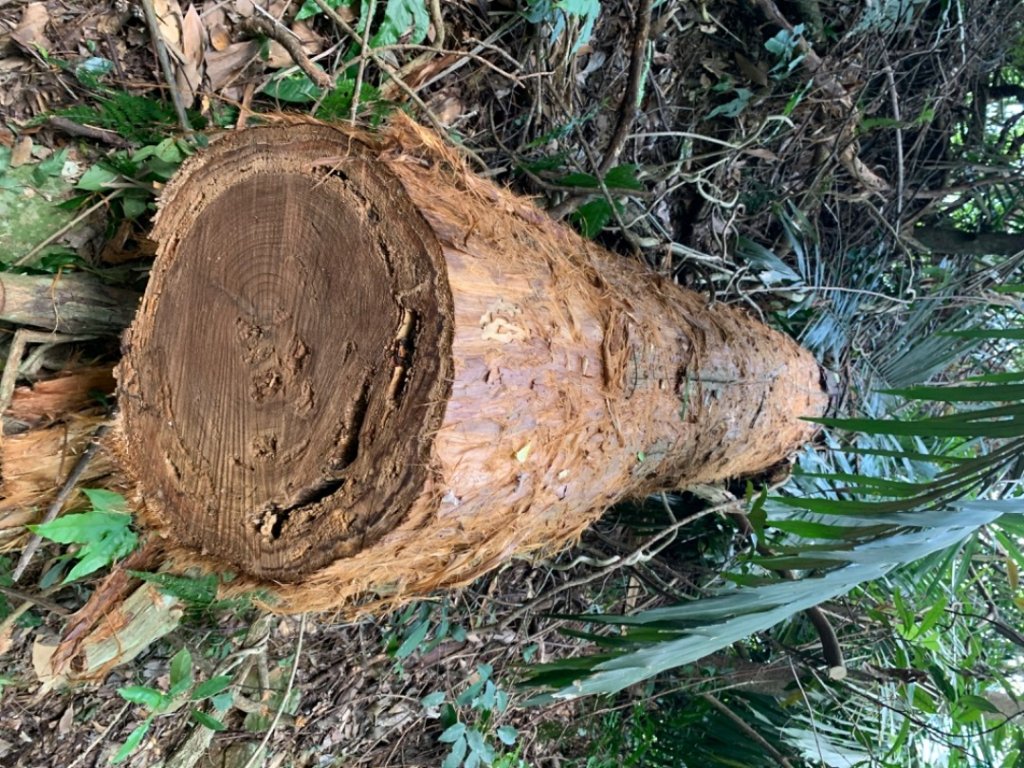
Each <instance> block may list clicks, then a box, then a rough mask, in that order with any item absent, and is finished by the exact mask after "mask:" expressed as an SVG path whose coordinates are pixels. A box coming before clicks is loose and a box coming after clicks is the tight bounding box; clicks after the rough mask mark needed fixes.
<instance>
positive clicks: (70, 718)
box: [57, 704, 75, 736]
mask: <svg viewBox="0 0 1024 768" xmlns="http://www.w3.org/2000/svg"><path fill="white" fill-rule="evenodd" d="M74 722H75V705H74V704H68V708H67V709H65V710H64V714H63V715H61V716H60V720H58V721H57V735H58V736H64V735H66V734H68V733H70V732H71V726H72V725H74Z"/></svg>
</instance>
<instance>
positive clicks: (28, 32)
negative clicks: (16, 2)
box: [11, 3, 53, 53]
mask: <svg viewBox="0 0 1024 768" xmlns="http://www.w3.org/2000/svg"><path fill="white" fill-rule="evenodd" d="M49 23H50V13H49V11H47V10H46V3H29V4H28V5H26V6H25V10H23V11H22V12H21V21H19V22H18V26H17V27H15V28H14V31H13V32H11V39H12V40H14V41H15V42H16V43H18V44H19V45H21V46H22V47H23V48H24V49H25V50H27V51H30V52H32V53H36V52H37V51H38V50H39V49H42V50H44V51H48V50H50V49H51V48H52V47H53V46H52V44H51V43H50V41H49V40H48V39H47V38H46V34H45V29H46V25H47V24H49Z"/></svg>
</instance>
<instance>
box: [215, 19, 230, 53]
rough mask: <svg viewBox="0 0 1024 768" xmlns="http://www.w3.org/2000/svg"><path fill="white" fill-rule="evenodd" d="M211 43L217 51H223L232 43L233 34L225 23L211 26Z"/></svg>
mask: <svg viewBox="0 0 1024 768" xmlns="http://www.w3.org/2000/svg"><path fill="white" fill-rule="evenodd" d="M210 45H211V47H212V48H213V50H215V51H223V50H224V49H225V48H227V47H228V46H229V45H231V36H230V35H229V34H228V30H227V28H226V27H225V26H224V25H223V24H218V25H217V26H215V27H210Z"/></svg>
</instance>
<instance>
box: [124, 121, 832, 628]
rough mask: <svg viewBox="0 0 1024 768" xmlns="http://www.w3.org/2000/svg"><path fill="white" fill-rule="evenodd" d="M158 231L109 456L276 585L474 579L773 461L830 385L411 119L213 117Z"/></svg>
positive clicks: (182, 518) (409, 590) (381, 592)
mask: <svg viewBox="0 0 1024 768" xmlns="http://www.w3.org/2000/svg"><path fill="white" fill-rule="evenodd" d="M153 238H154V240H156V241H157V242H158V243H159V249H158V256H157V260H156V263H155V266H154V270H153V275H152V279H151V282H150V286H149V288H148V289H147V293H146V297H145V299H144V301H143V304H142V307H141V310H140V313H139V315H138V317H137V318H136V321H135V322H134V324H133V326H132V328H131V329H130V331H129V332H128V333H127V335H126V337H125V350H126V356H125V358H124V360H123V361H122V364H121V366H120V368H119V371H118V377H119V402H120V405H121V409H122V417H121V421H120V424H119V438H118V445H119V449H118V450H119V452H120V455H121V460H122V463H123V464H124V466H125V468H126V469H127V470H128V473H129V474H130V475H131V476H132V477H133V478H134V480H135V481H136V482H137V485H138V488H139V490H140V501H142V502H144V510H143V515H144V517H145V519H146V520H147V521H148V522H149V524H150V525H152V526H154V527H156V528H158V529H160V530H161V531H162V532H163V533H164V535H165V536H167V537H168V540H169V541H170V542H171V543H172V545H176V546H177V554H176V560H177V562H179V563H181V564H186V563H190V562H201V563H204V564H206V565H208V566H211V567H218V568H224V567H227V568H230V569H232V570H234V571H237V572H240V573H241V574H243V576H244V578H243V579H241V580H240V582H239V583H241V584H246V583H248V584H251V583H254V582H255V583H260V584H262V585H264V586H266V585H267V584H273V585H274V591H275V594H276V595H277V597H278V598H279V599H280V601H281V602H280V603H279V604H278V607H279V608H280V609H281V610H311V609H325V608H329V607H337V606H348V607H351V606H352V605H353V601H358V600H364V601H365V600H366V599H367V598H372V597H377V598H380V599H384V600H387V601H397V600H401V599H404V598H407V597H409V596H412V595H416V594H422V593H424V592H426V591H429V590H431V589H434V588H436V587H439V586H452V585H457V584H462V583H465V582H467V581H468V580H470V579H472V578H474V577H476V576H477V575H479V574H480V573H482V572H484V571H486V570H488V569H490V568H493V567H495V566H497V565H499V564H500V563H502V562H504V561H505V560H507V559H508V558H509V557H510V556H511V555H512V554H514V553H523V552H528V551H532V550H537V549H549V550H550V549H555V548H557V547H560V546H563V545H564V544H565V543H566V542H567V541H569V540H571V539H572V538H573V537H576V536H578V535H579V533H580V532H581V531H582V530H583V528H584V527H585V526H586V525H587V524H589V523H590V522H591V521H592V520H593V519H595V518H596V517H597V516H598V515H599V514H600V513H601V511H602V510H603V509H605V508H606V507H607V506H608V505H609V504H611V503H613V502H614V501H616V500H618V499H620V498H622V497H624V496H639V495H643V494H646V493H649V492H651V491H654V490H656V489H659V488H669V487H679V486H681V485H686V484H691V483H699V482H709V481H714V480H717V479H721V478H725V477H729V476H735V475H740V474H745V473H750V472H755V471H758V470H760V469H763V468H765V467H767V466H769V465H771V464H773V463H775V462H776V461H778V459H779V458H780V457H782V456H784V455H785V454H786V453H788V452H789V451H791V450H793V449H794V448H795V447H796V446H798V445H799V444H800V443H801V442H802V441H804V440H806V439H807V438H808V437H809V436H810V434H811V431H812V428H811V427H810V426H809V425H808V424H807V423H806V422H802V421H800V418H799V417H801V416H814V415H819V414H820V413H821V412H822V411H823V409H824V407H825V405H826V396H825V394H824V393H823V391H822V386H821V380H820V372H819V369H818V366H817V365H816V363H815V361H814V360H813V359H812V357H811V356H810V355H809V354H808V353H806V352H805V351H803V350H801V349H800V348H799V347H798V346H797V345H796V344H795V343H794V342H792V341H791V340H790V339H788V338H787V337H785V336H783V335H782V334H779V333H776V332H774V331H772V330H770V329H769V328H767V327H765V326H763V325H761V324H759V323H757V322H756V321H754V320H752V319H751V318H750V317H749V316H747V315H746V314H744V313H743V312H740V311H738V310H736V309H733V308H730V307H726V306H722V305H717V306H714V307H708V306H707V304H706V301H705V299H703V298H702V297H701V296H699V295H698V294H696V293H693V292H690V291H686V290H683V289H681V288H679V287H678V286H676V285H674V284H672V283H670V282H669V281H667V280H664V279H662V278H659V277H657V276H655V275H653V274H651V273H650V272H649V271H647V270H646V269H645V268H643V267H641V266H640V265H639V264H635V263H633V262H631V261H629V260H627V259H624V258H621V257H616V256H614V255H612V254H610V253H608V252H607V251H604V250H603V249H601V248H599V247H598V246H596V245H594V244H593V243H590V242H587V241H584V240H582V239H581V238H580V237H578V236H577V235H576V234H575V233H573V232H572V231H571V230H569V229H568V228H566V227H563V226H561V225H559V224H557V223H555V222H553V221H552V220H551V219H549V218H548V217H546V216H545V215H544V214H543V213H541V212H540V211H538V210H537V209H536V208H535V207H534V206H533V205H532V204H530V203H529V202H528V201H526V200H524V199H521V198H517V197H515V196H513V195H511V194H510V193H508V192H506V191H504V190H501V189H499V188H497V187H495V186H494V185H493V184H491V183H490V182H488V181H485V180H483V179H480V178H478V177H476V176H473V175H472V174H470V173H468V172H467V171H466V169H465V168H464V167H463V165H462V164H461V162H460V160H459V158H458V157H456V156H454V155H452V154H451V153H450V152H449V151H447V150H446V149H445V148H444V147H443V146H442V144H441V143H440V142H439V140H437V138H436V137H435V136H433V134H430V133H429V132H426V131H424V130H422V129H420V128H417V127H415V126H413V125H412V124H411V123H409V122H408V121H404V120H401V119H400V120H399V121H398V122H396V123H395V124H394V125H393V126H392V127H391V128H390V129H389V130H388V131H387V132H386V133H385V134H384V135H383V136H380V137H370V136H367V135H365V134H361V133H358V132H355V131H353V130H350V129H348V128H342V127H332V126H325V125H320V124H315V123H309V122H299V123H294V124H278V125H273V126H268V127H261V128H258V129H251V130H248V131H245V132H242V133H238V134H232V135H229V136H227V137H225V138H222V139H221V140H219V141H217V142H215V143H214V144H213V146H212V147H211V149H210V150H209V151H207V152H206V153H205V154H204V155H202V156H200V157H198V158H196V159H194V160H192V161H190V163H189V164H188V165H187V166H186V167H185V168H183V170H182V173H181V174H180V175H179V177H178V178H176V179H175V181H174V182H172V184H171V185H169V187H168V189H167V191H166V192H165V195H164V198H163V201H162V206H161V212H160V215H159V218H158V223H157V226H156V229H155V231H154V233H153ZM196 307H203V311H202V312H196V311H195V308H196ZM364 604H365V603H364Z"/></svg>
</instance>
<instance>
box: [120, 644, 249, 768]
mask: <svg viewBox="0 0 1024 768" xmlns="http://www.w3.org/2000/svg"><path fill="white" fill-rule="evenodd" d="M231 683H232V678H231V676H230V675H217V676H215V677H211V678H210V679H209V680H204V681H203V682H201V683H199V684H198V685H197V684H196V681H195V678H194V674H193V665H192V654H191V653H190V652H189V650H188V649H187V648H182V649H181V650H180V651H178V652H177V653H176V654H174V657H173V658H172V659H171V664H170V680H169V687H168V689H167V690H166V691H161V690H159V689H157V688H151V687H149V686H145V685H129V686H125V687H123V688H118V689H117V694H118V695H119V696H120V697H121V698H122V699H124V700H125V701H129V702H131V703H132V704H138V705H139V706H140V707H142V708H143V709H145V710H147V712H148V714H147V715H146V718H145V719H144V720H143V721H142V722H141V723H140V724H139V725H138V726H136V727H135V728H134V729H133V730H132V732H131V733H130V734H129V736H128V738H127V739H126V740H125V742H124V744H122V745H121V747H120V748H119V749H118V751H117V752H116V753H115V754H114V756H113V757H112V758H111V762H112V763H120V762H123V761H124V760H125V759H126V758H127V757H128V756H129V755H131V754H132V752H134V751H135V750H136V749H138V747H139V745H140V744H141V743H142V739H143V738H144V737H145V735H146V733H147V732H148V731H149V728H150V726H151V725H152V724H153V721H154V720H155V719H156V718H157V717H159V716H161V715H166V714H170V713H172V712H175V711H176V710H178V709H179V708H180V707H182V706H184V705H188V706H189V707H190V713H189V714H190V717H191V718H192V719H193V720H194V721H195V722H197V723H199V725H201V726H203V727H205V728H209V729H210V730H212V731H222V730H224V728H225V727H226V726H225V725H224V723H223V722H222V721H220V720H219V719H217V718H216V717H213V716H212V715H210V714H208V713H206V712H203V711H202V710H200V709H198V708H196V706H195V705H198V704H200V703H201V702H203V701H207V700H209V701H210V702H211V703H212V704H213V706H214V709H215V710H221V711H224V710H226V709H227V708H228V707H229V706H230V704H231V697H230V696H228V697H226V698H225V697H224V696H223V694H224V693H225V692H226V691H227V689H228V687H229V686H230V685H231Z"/></svg>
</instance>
